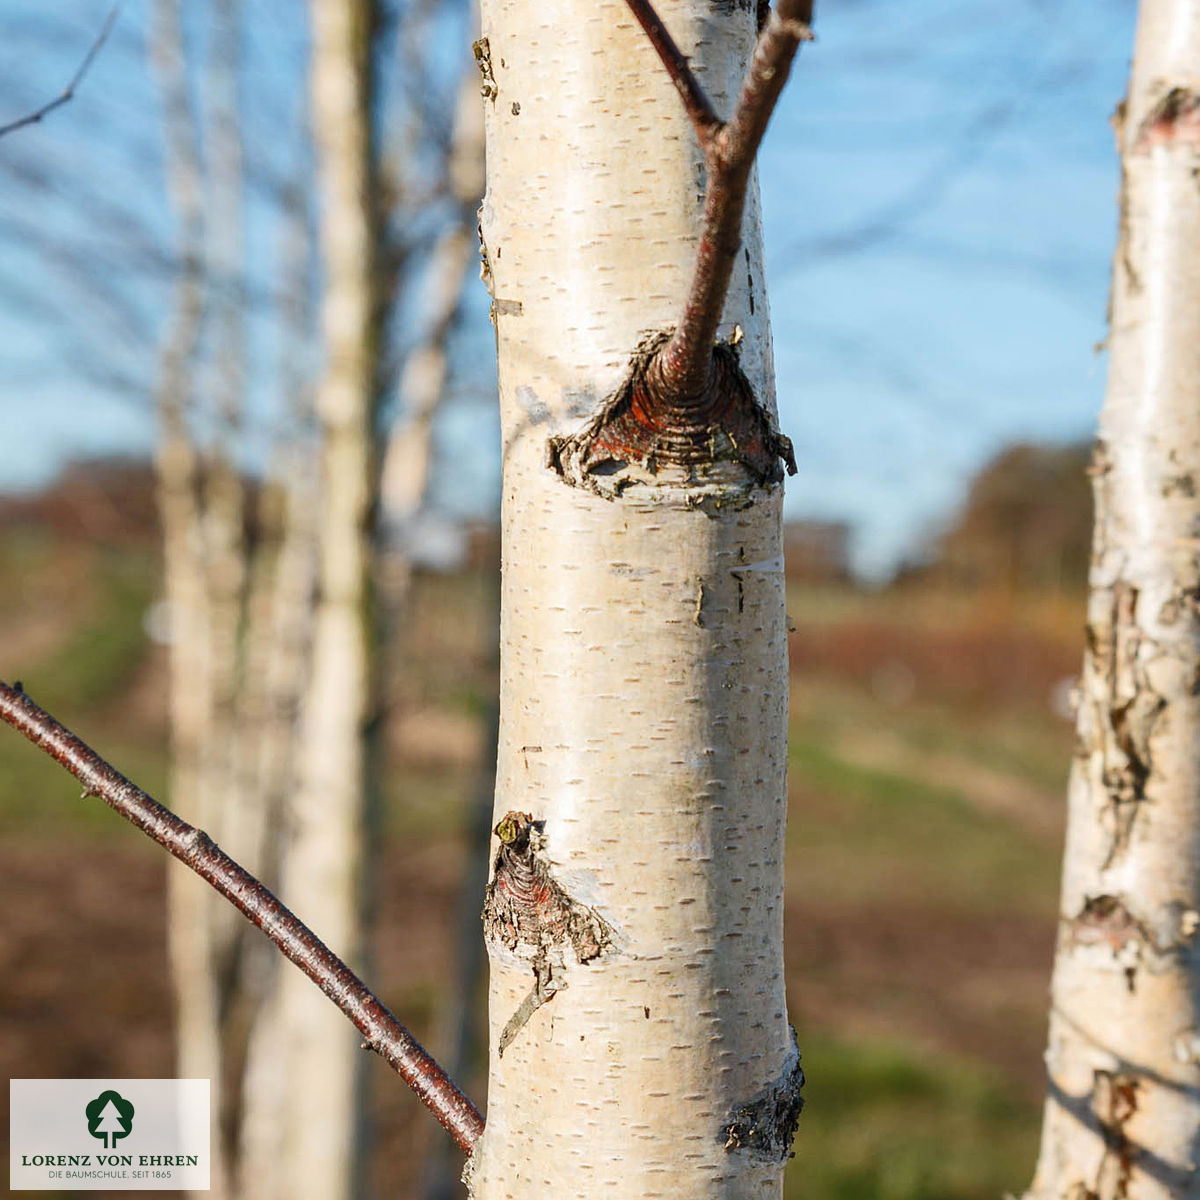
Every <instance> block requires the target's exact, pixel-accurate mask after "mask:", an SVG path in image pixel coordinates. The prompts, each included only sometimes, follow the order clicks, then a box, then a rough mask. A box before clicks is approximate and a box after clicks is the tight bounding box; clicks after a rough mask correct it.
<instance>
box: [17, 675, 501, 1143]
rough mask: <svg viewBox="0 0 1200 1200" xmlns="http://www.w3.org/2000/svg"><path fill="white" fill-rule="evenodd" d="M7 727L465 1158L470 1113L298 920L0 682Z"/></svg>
mask: <svg viewBox="0 0 1200 1200" xmlns="http://www.w3.org/2000/svg"><path fill="white" fill-rule="evenodd" d="M0 719H3V720H5V721H7V722H8V724H10V725H11V726H12V727H13V728H14V729H16V730H18V731H19V732H20V733H22V734H23V735H24V736H25V737H26V738H28V739H29V741H31V742H33V744H34V745H35V746H39V747H40V748H41V749H43V750H44V751H45V752H46V753H47V754H49V755H50V757H51V758H53V759H54V760H55V762H57V763H59V764H60V765H61V766H63V767H65V768H66V769H67V770H68V771H70V772H71V774H72V775H74V776H75V778H76V779H78V780H79V781H80V782H81V783H82V784H83V794H84V795H85V796H98V797H99V798H100V799H101V800H103V801H104V802H105V804H107V805H108V806H109V807H110V808H112V809H114V810H115V811H116V812H118V813H120V815H121V816H123V817H124V818H125V819H126V820H127V821H130V822H131V823H132V824H134V825H136V826H137V827H138V828H139V829H140V830H141V831H142V832H143V833H145V834H146V835H147V836H148V837H151V838H153V839H154V840H155V841H156V842H158V844H159V845H160V846H163V847H165V848H166V849H167V850H168V851H170V853H171V854H173V855H174V856H175V857H176V858H177V859H179V861H180V862H182V863H183V864H184V865H185V866H188V867H190V868H191V869H192V870H193V871H195V872H196V874H197V875H199V876H200V877H201V878H202V879H204V880H205V881H206V882H207V883H209V884H211V886H212V887H213V888H215V889H216V890H217V891H218V892H219V893H220V894H221V895H222V896H224V897H225V898H226V899H227V900H228V901H229V902H230V903H231V904H233V905H234V906H235V907H237V908H238V909H240V910H241V912H242V913H243V914H244V915H245V916H246V917H247V918H248V919H249V920H250V921H252V922H253V923H254V924H255V925H257V926H258V927H259V929H261V930H262V931H263V933H265V934H266V935H267V937H269V938H270V939H271V941H273V942H274V943H275V945H277V946H278V947H279V949H280V950H282V951H283V953H284V954H285V955H287V957H288V958H290V959H291V960H292V962H294V963H295V964H296V966H298V967H299V968H300V969H301V970H302V971H303V972H304V973H305V974H306V975H307V976H308V977H309V978H310V979H311V980H312V981H313V982H314V983H315V984H316V985H317V986H318V987H319V988H320V989H321V991H323V992H324V993H325V995H327V996H328V997H329V998H330V999H331V1000H332V1001H333V1002H334V1004H336V1005H337V1006H338V1008H340V1009H341V1010H342V1012H344V1013H345V1014H346V1016H348V1017H349V1018H350V1020H351V1021H353V1022H354V1024H355V1026H356V1027H357V1028H358V1029H359V1030H360V1031H361V1032H362V1034H363V1037H364V1040H363V1048H364V1049H366V1050H374V1051H375V1053H376V1054H378V1055H379V1056H380V1057H381V1058H382V1059H383V1060H384V1061H385V1062H386V1063H388V1065H389V1066H391V1067H392V1069H393V1070H395V1071H396V1072H397V1074H399V1076H400V1077H401V1079H403V1080H404V1082H405V1083H407V1084H408V1086H409V1087H411V1088H412V1090H413V1091H414V1092H416V1094H417V1098H418V1099H419V1100H420V1101H421V1102H422V1103H423V1104H424V1105H425V1106H426V1107H427V1108H428V1109H429V1110H430V1112H432V1113H433V1115H434V1116H435V1117H436V1118H437V1120H438V1122H439V1123H440V1124H441V1125H442V1127H443V1128H444V1129H445V1130H446V1131H447V1132H448V1133H449V1134H450V1136H451V1137H452V1138H453V1139H454V1140H455V1142H457V1143H458V1145H459V1146H460V1147H461V1148H462V1149H463V1150H465V1151H466V1152H467V1153H468V1154H469V1153H470V1152H471V1150H472V1149H473V1147H474V1145H475V1143H476V1142H477V1141H478V1140H479V1135H480V1134H481V1133H482V1132H483V1118H482V1117H481V1116H480V1115H479V1111H478V1109H476V1108H475V1106H474V1105H473V1104H472V1103H471V1101H470V1100H468V1099H467V1097H466V1096H464V1095H463V1093H462V1092H461V1091H459V1089H458V1087H457V1086H456V1085H455V1084H454V1082H453V1081H452V1080H451V1079H450V1078H449V1077H448V1076H447V1075H446V1073H445V1072H444V1071H443V1070H442V1068H441V1067H440V1066H438V1064H437V1063H436V1062H434V1060H433V1059H432V1058H430V1056H429V1055H428V1054H427V1053H426V1052H425V1050H424V1049H423V1048H422V1047H421V1045H420V1043H418V1042H417V1040H416V1039H415V1038H414V1037H413V1035H412V1034H411V1033H409V1031H408V1030H407V1029H405V1028H404V1026H403V1025H401V1024H400V1022H399V1021H398V1020H396V1018H395V1017H394V1016H393V1015H392V1014H391V1013H390V1012H389V1011H388V1010H387V1009H386V1008H385V1007H384V1006H383V1004H382V1003H381V1002H380V1001H379V999H378V998H377V997H376V996H375V995H374V993H372V992H371V990H370V989H369V988H368V987H367V986H366V984H364V983H363V982H362V980H360V979H359V978H358V976H357V975H355V974H354V972H353V971H351V970H350V968H349V967H348V966H346V964H345V963H344V962H342V960H341V959H340V958H338V957H337V955H336V954H334V953H333V951H331V950H330V949H329V948H328V947H327V946H326V945H325V944H324V943H323V942H322V941H321V940H320V939H319V938H318V937H317V936H316V934H314V933H313V932H312V930H310V929H309V928H308V927H307V926H306V925H305V924H304V923H303V922H302V921H301V920H300V919H299V918H298V917H296V916H295V915H294V914H293V913H292V912H291V911H289V910H288V909H287V908H286V907H284V905H283V904H282V903H280V901H279V900H278V899H277V898H276V897H275V896H273V895H272V894H271V893H270V892H269V891H268V890H267V889H266V888H265V887H263V885H262V884H261V883H259V881H258V880H257V879H255V878H254V876H252V875H250V874H249V873H248V872H247V871H245V870H244V869H243V868H242V867H240V866H239V865H238V864H237V863H236V862H234V861H233V859H231V858H230V857H229V856H228V855H227V854H226V853H225V852H224V851H223V850H221V849H220V847H218V846H217V845H215V844H214V843H213V842H212V841H211V839H210V838H209V837H208V835H207V834H206V833H204V832H203V831H202V830H200V829H196V828H195V827H194V826H192V825H189V824H188V823H187V822H186V821H183V820H180V818H179V817H177V816H176V815H175V814H174V813H173V812H171V811H170V810H169V809H167V808H164V807H163V806H162V805H161V804H159V803H158V801H156V800H154V799H152V798H151V797H150V796H148V795H147V794H146V793H145V792H143V791H142V790H141V788H139V787H137V786H136V785H135V784H133V783H131V782H130V781H129V780H128V779H126V778H125V776H124V775H122V774H121V773H120V772H119V771H117V770H116V769H115V768H113V767H111V766H110V765H109V764H108V763H106V762H105V761H104V759H102V758H101V757H100V756H99V755H98V754H97V753H96V752H95V751H94V750H92V749H91V747H89V746H87V745H85V744H84V743H83V742H82V741H80V739H79V738H77V737H76V736H75V735H74V734H73V733H71V732H70V731H69V730H67V729H64V728H63V726H62V725H60V724H59V723H58V722H57V721H56V720H55V719H54V718H53V717H52V716H51V715H50V714H49V713H48V712H46V711H45V710H44V709H42V708H39V707H38V706H37V705H36V704H35V703H34V702H33V701H32V700H31V699H30V698H29V697H28V696H27V695H25V693H24V692H23V691H22V690H21V685H20V684H19V683H18V684H17V685H16V686H15V687H10V686H9V685H8V684H6V683H0Z"/></svg>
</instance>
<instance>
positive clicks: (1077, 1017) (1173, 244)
mask: <svg viewBox="0 0 1200 1200" xmlns="http://www.w3.org/2000/svg"><path fill="white" fill-rule="evenodd" d="M1117 122H1118V143H1119V146H1120V149H1121V163H1122V172H1123V177H1124V178H1123V187H1122V200H1121V227H1120V237H1119V241H1118V246H1117V253H1116V257H1115V261H1114V266H1113V299H1112V314H1111V318H1112V329H1111V335H1110V339H1109V353H1110V364H1109V379H1108V391H1107V396H1106V399H1105V404H1104V410H1103V413H1102V415H1101V419H1100V436H1099V441H1098V443H1097V450H1096V457H1095V461H1094V464H1093V468H1092V473H1093V476H1094V485H1095V497H1096V530H1095V541H1094V545H1093V556H1092V567H1091V580H1090V584H1091V592H1090V598H1089V602H1088V647H1087V653H1086V655H1085V658H1084V668H1083V677H1082V682H1081V686H1080V701H1079V712H1078V722H1077V731H1078V744H1077V750H1076V757H1075V760H1074V763H1073V769H1072V775H1071V783H1070V788H1069V820H1068V832H1067V846H1066V856H1065V861H1064V875H1063V888H1062V907H1061V924H1060V934H1059V942H1058V951H1057V957H1056V962H1055V970H1054V982H1053V988H1052V1008H1051V1019H1050V1035H1049V1048H1048V1050H1047V1054H1046V1062H1047V1068H1048V1073H1049V1097H1048V1101H1047V1105H1046V1113H1045V1123H1044V1127H1043V1137H1042V1147H1041V1155H1040V1158H1039V1162H1038V1168H1037V1174H1036V1177H1035V1179H1034V1182H1033V1185H1032V1188H1031V1190H1030V1193H1029V1196H1030V1198H1031V1200H1060V1198H1061V1200H1065V1198H1068V1197H1069V1198H1070V1200H1092V1198H1094V1200H1167V1198H1168V1197H1170V1198H1172V1200H1182V1198H1186V1197H1196V1196H1200V1173H1198V1172H1197V1160H1198V1158H1200V1065H1198V1063H1200V1020H1198V1016H1197V1008H1198V1005H1200V986H1198V985H1200V974H1198V971H1200V958H1198V949H1200V948H1198V946H1197V941H1196V937H1197V931H1198V926H1200V915H1198V910H1200V812H1198V809H1197V805H1198V802H1200V687H1198V686H1197V680H1198V679H1200V673H1198V664H1200V606H1198V604H1197V597H1198V596H1200V500H1198V499H1197V493H1198V491H1200V188H1198V187H1197V182H1196V181H1197V176H1198V172H1200V0H1143V2H1142V5H1141V10H1140V17H1139V25H1138V34H1137V45H1136V51H1135V57H1134V66H1133V74H1132V78H1131V81H1130V88H1129V96H1128V99H1127V101H1126V103H1125V105H1124V106H1123V108H1122V110H1120V111H1119V112H1118V117H1117Z"/></svg>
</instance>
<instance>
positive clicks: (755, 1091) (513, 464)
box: [470, 0, 800, 1200]
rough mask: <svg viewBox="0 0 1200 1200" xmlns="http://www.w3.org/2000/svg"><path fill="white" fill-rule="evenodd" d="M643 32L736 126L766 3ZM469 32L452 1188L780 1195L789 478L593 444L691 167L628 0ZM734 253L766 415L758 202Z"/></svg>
mask: <svg viewBox="0 0 1200 1200" xmlns="http://www.w3.org/2000/svg"><path fill="white" fill-rule="evenodd" d="M664 16H665V17H666V18H667V19H668V22H669V24H670V27H671V33H672V34H673V36H674V38H675V40H676V41H677V42H678V43H679V45H680V47H681V49H682V50H683V52H684V53H685V54H686V55H687V56H688V58H689V59H690V61H691V63H692V66H693V68H694V69H695V70H696V73H697V74H698V75H699V76H700V78H701V80H702V82H703V84H704V86H705V88H706V90H707V91H708V93H709V96H710V97H711V98H712V100H713V103H714V106H715V107H716V108H717V110H718V111H723V112H729V111H730V109H731V108H732V106H733V103H734V100H735V99H736V96H737V92H738V87H739V84H740V81H741V78H742V74H743V71H744V69H745V64H746V61H747V56H748V53H749V50H750V48H751V46H752V45H753V40H754V36H755V32H756V30H755V11H754V6H753V5H740V4H739V5H714V4H712V3H710V2H709V0H681V2H680V3H676V4H672V5H670V6H669V7H666V8H665V13H664ZM482 31H483V35H484V37H483V39H482V41H481V42H480V44H479V45H478V47H477V56H478V57H479V59H480V64H481V70H482V73H483V80H484V92H485V96H486V97H487V99H486V100H485V101H484V103H485V109H486V122H487V147H488V152H487V161H488V189H487V195H486V197H485V200H484V204H483V208H482V211H481V233H482V238H483V242H484V247H483V253H484V271H485V278H486V279H487V280H488V283H489V286H490V289H491V293H492V297H493V305H492V314H493V320H494V322H495V324H496V329H497V340H498V346H499V364H500V367H499V370H500V398H501V420H502V430H503V462H504V483H503V545H504V550H503V558H504V579H503V609H502V611H503V617H502V649H501V663H502V666H501V677H502V682H501V689H502V690H501V723H500V737H499V742H500V746H499V763H498V770H497V793H496V806H495V819H496V821H497V833H498V841H494V842H493V846H494V847H495V848H496V859H495V862H494V870H493V877H492V880H491V883H490V885H489V894H488V901H487V906H486V908H485V930H486V934H487V944H488V951H489V955H490V959H491V984H490V1000H489V1006H490V1026H491V1054H490V1062H489V1085H488V1114H487V1128H486V1131H485V1132H484V1134H483V1137H482V1140H481V1142H480V1144H479V1146H478V1148H477V1149H476V1151H475V1153H474V1155H473V1158H472V1160H471V1164H470V1171H471V1176H472V1178H471V1186H472V1188H473V1194H474V1196H475V1197H476V1200H499V1198H501V1197H517V1198H522V1200H524V1198H531V1197H535V1196H536V1197H554V1198H555V1200H569V1198H570V1197H579V1198H580V1200H583V1198H587V1200H594V1198H595V1197H596V1196H598V1195H600V1194H602V1193H604V1194H607V1193H609V1192H611V1194H613V1195H619V1196H622V1197H634V1196H637V1197H641V1196H657V1197H675V1198H678V1200H702V1198H715V1197H728V1198H729V1200H733V1198H734V1197H736V1198H738V1200H744V1198H745V1197H749V1196H755V1197H769V1196H776V1197H778V1196H779V1195H780V1194H781V1187H782V1177H783V1164H784V1162H785V1160H786V1158H787V1155H788V1149H789V1147H790V1143H791V1133H792V1128H793V1126H794V1119H795V1115H796V1112H797V1110H798V1105H799V1099H798V1095H797V1091H796V1089H797V1087H798V1084H799V1080H800V1074H799V1067H798V1064H797V1059H798V1053H797V1050H796V1046H795V1043H794V1039H793V1035H792V1033H791V1031H790V1029H789V1027H788V1023H787V1017H786V1006H785V998H784V977H783V963H782V958H783V956H782V925H783V822H784V812H785V775H786V766H787V689H788V678H787V669H786V627H785V612H784V577H783V563H782V547H781V531H780V509H781V500H782V488H781V487H780V486H778V483H777V478H778V476H777V473H775V472H773V471H771V472H767V471H764V472H763V473H762V474H758V473H756V472H755V471H753V470H751V469H750V468H749V467H748V466H747V465H746V464H745V463H744V462H743V461H741V457H740V450H739V448H736V447H733V446H732V445H731V442H730V441H727V440H723V438H722V435H721V434H720V433H719V432H717V430H716V427H715V426H711V425H710V426H709V429H708V434H707V435H706V436H705V437H704V438H702V439H700V440H701V441H703V443H704V445H703V447H701V448H699V449H697V450H696V451H695V453H694V454H693V453H692V449H693V448H692V447H691V446H690V444H689V447H681V445H679V444H676V443H673V442H672V441H671V439H670V438H664V439H663V440H662V443H661V444H660V445H659V446H657V447H655V448H654V449H652V450H647V452H646V453H645V454H644V455H641V456H640V461H631V459H633V458H635V457H639V456H635V455H633V454H630V455H628V456H624V457H623V456H622V455H621V454H620V453H619V452H615V451H614V452H613V453H611V454H608V455H607V456H605V455H603V454H601V453H599V451H598V450H597V442H596V441H592V442H590V443H589V445H590V449H591V451H593V452H595V453H591V454H590V453H589V452H588V447H587V446H585V444H584V443H585V442H586V441H587V438H586V434H587V430H588V422H589V420H591V421H598V420H601V419H602V414H604V413H608V414H609V415H613V414H614V413H617V412H618V409H615V408H610V407H607V406H606V404H605V400H606V397H608V398H611V397H613V396H614V395H615V393H616V392H617V391H618V389H619V388H620V387H621V386H622V382H623V380H626V379H628V378H629V375H630V372H631V369H632V368H633V366H634V365H635V364H636V363H640V362H643V361H644V360H645V357H646V356H647V354H648V350H647V349H646V345H645V341H644V339H646V337H647V334H648V333H650V334H653V333H654V332H656V331H660V330H664V329H667V328H669V327H670V326H672V325H673V323H674V322H675V321H676V320H677V319H678V318H679V314H680V310H681V308H682V302H683V297H684V296H685V294H686V293H687V290H688V285H689V280H690V278H691V276H692V271H693V262H694V258H695V254H696V246H697V234H698V228H699V216H700V196H701V189H702V187H703V180H704V160H703V157H702V155H701V153H700V150H699V149H698V148H697V146H696V139H695V135H694V134H693V131H692V128H691V126H690V124H689V121H688V118H687V116H686V115H685V112H684V109H683V107H682V105H681V104H680V101H679V97H678V96H677V95H676V94H675V91H674V89H673V87H672V84H671V81H670V79H669V78H668V76H667V75H666V73H665V72H664V71H663V69H662V67H661V65H660V64H659V62H658V59H657V58H656V56H655V52H654V50H653V49H652V48H651V46H650V44H649V43H648V41H647V40H646V37H645V35H644V34H643V32H642V30H641V29H639V28H638V27H637V25H636V24H635V23H634V22H633V20H632V19H631V17H630V15H629V12H628V10H627V9H626V7H625V5H624V4H623V3H622V2H621V0H599V2H597V0H562V2H561V3H558V4H554V5H549V6H548V5H543V4H533V3H530V2H529V0H485V2H484V4H483V19H482ZM742 240H743V245H744V254H743V253H742V252H739V255H738V269H737V270H736V271H735V272H734V279H733V283H732V286H731V288H730V292H729V297H728V301H727V303H726V305H725V318H726V319H725V322H724V323H723V324H722V326H721V333H722V335H723V336H724V338H726V339H728V340H731V341H733V342H737V341H738V340H739V336H738V335H739V333H740V335H742V336H743V338H744V340H742V341H741V347H740V349H741V369H742V370H743V371H744V373H745V378H746V379H747V380H748V381H749V387H750V388H751V389H752V391H753V395H754V397H756V398H757V399H758V400H759V401H760V402H761V403H762V405H763V406H764V408H765V410H766V413H770V412H772V411H773V408H774V384H773V367H772V355H771V343H770V330H769V323H768V315H767V306H766V298H765V292H764V288H763V275H762V247H761V230H760V223H759V216H758V205H757V193H756V189H755V188H754V187H752V188H751V196H750V198H749V201H748V203H747V212H746V220H745V224H744V227H743V236H742ZM735 325H736V327H737V330H736V331H735V328H734V327H735ZM639 347H641V349H642V351H644V353H639ZM736 353H737V351H735V350H734V349H732V348H727V349H726V351H725V352H724V357H722V358H721V359H720V360H719V363H720V364H723V365H722V366H720V370H721V371H726V370H728V372H729V375H728V376H725V375H722V376H721V378H722V379H724V380H725V384H726V385H728V386H729V387H730V388H731V389H732V388H733V387H734V385H733V384H732V383H731V382H730V381H731V380H732V379H733V378H734V377H735V367H734V362H735V357H736ZM763 420H767V417H766V416H765V415H763ZM581 427H583V428H582V429H581ZM590 428H591V429H592V430H593V431H596V430H597V429H598V427H597V426H596V425H593V426H591V427H590ZM601 433H602V431H601ZM571 435H582V436H576V437H574V438H572V436H571ZM556 439H563V440H556ZM769 440H770V439H767V441H768V442H769ZM771 462H772V464H774V462H775V460H774V456H773V455H772V456H771ZM556 465H557V467H558V469H557V470H556V469H555V466H556ZM568 480H570V482H568ZM572 484H574V486H572Z"/></svg>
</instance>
